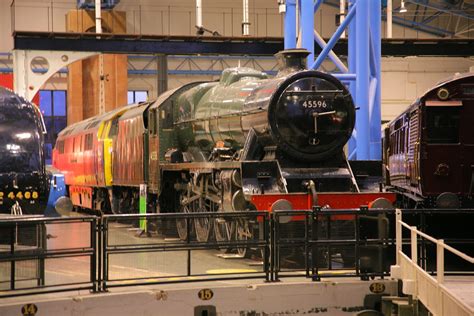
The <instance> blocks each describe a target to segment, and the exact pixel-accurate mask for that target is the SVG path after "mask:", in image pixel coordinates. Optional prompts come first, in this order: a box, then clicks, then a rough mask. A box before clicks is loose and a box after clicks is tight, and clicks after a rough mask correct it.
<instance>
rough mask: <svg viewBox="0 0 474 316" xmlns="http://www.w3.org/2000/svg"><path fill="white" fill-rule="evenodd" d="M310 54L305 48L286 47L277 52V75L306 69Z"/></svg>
mask: <svg viewBox="0 0 474 316" xmlns="http://www.w3.org/2000/svg"><path fill="white" fill-rule="evenodd" d="M308 55H309V52H308V51H307V50H306V49H304V48H293V49H286V50H282V51H280V52H278V53H276V54H275V57H276V59H277V62H278V67H279V69H278V74H277V77H280V76H286V75H287V74H289V73H292V72H295V71H300V70H305V69H306V58H307V57H308Z"/></svg>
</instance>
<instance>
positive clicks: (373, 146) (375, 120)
mask: <svg viewBox="0 0 474 316" xmlns="http://www.w3.org/2000/svg"><path fill="white" fill-rule="evenodd" d="M381 12H382V8H381V1H380V0H371V1H370V44H371V47H372V60H373V61H374V64H375V65H374V66H375V67H374V68H375V73H372V74H371V75H372V77H373V78H374V79H375V80H376V82H375V94H374V95H373V102H371V105H372V108H371V109H369V111H370V159H371V160H380V159H382V142H381V137H382V135H381V134H382V133H381V123H382V113H381V108H382V104H381V103H382V98H381V73H380V72H381V69H380V65H381V53H382V51H381V45H382V44H381V34H380V32H381V31H380V29H381V21H382V16H381ZM371 97H372V96H371Z"/></svg>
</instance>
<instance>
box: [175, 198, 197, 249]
mask: <svg viewBox="0 0 474 316" xmlns="http://www.w3.org/2000/svg"><path fill="white" fill-rule="evenodd" d="M193 203H194V202H190V203H187V199H186V198H185V197H184V196H182V197H181V199H180V209H179V212H180V213H186V214H188V213H191V211H190V205H192V204H193ZM191 207H192V206H191ZM188 221H189V220H188V219H184V218H177V219H176V230H177V231H178V236H179V239H181V240H187V239H188V230H189V233H192V230H193V226H192V225H189V228H188Z"/></svg>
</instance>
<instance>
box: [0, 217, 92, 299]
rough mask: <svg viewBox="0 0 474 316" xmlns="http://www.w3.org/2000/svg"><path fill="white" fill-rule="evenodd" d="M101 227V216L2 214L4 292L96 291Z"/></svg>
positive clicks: (0, 284)
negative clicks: (99, 225) (80, 268)
mask: <svg viewBox="0 0 474 316" xmlns="http://www.w3.org/2000/svg"><path fill="white" fill-rule="evenodd" d="M96 227H97V219H96V217H71V218H43V217H26V218H23V217H22V218H18V217H12V218H3V219H1V220H0V297H6V296H13V295H15V296H16V295H28V294H35V293H49V292H59V291H69V290H83V289H85V290H91V291H96V290H97V284H98V283H97V278H96V262H97V254H98V251H97V247H96V236H97V230H96ZM84 264H87V268H86V269H84V270H83V271H81V273H80V274H77V266H78V265H81V266H83V265H84Z"/></svg>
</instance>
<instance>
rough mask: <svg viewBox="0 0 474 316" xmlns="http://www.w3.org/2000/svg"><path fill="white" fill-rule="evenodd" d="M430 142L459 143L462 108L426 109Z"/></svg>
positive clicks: (438, 107)
mask: <svg viewBox="0 0 474 316" xmlns="http://www.w3.org/2000/svg"><path fill="white" fill-rule="evenodd" d="M426 112H427V130H428V142H430V143H442V144H452V143H458V142H459V115H460V107H453V106H432V107H427V108H426Z"/></svg>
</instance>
